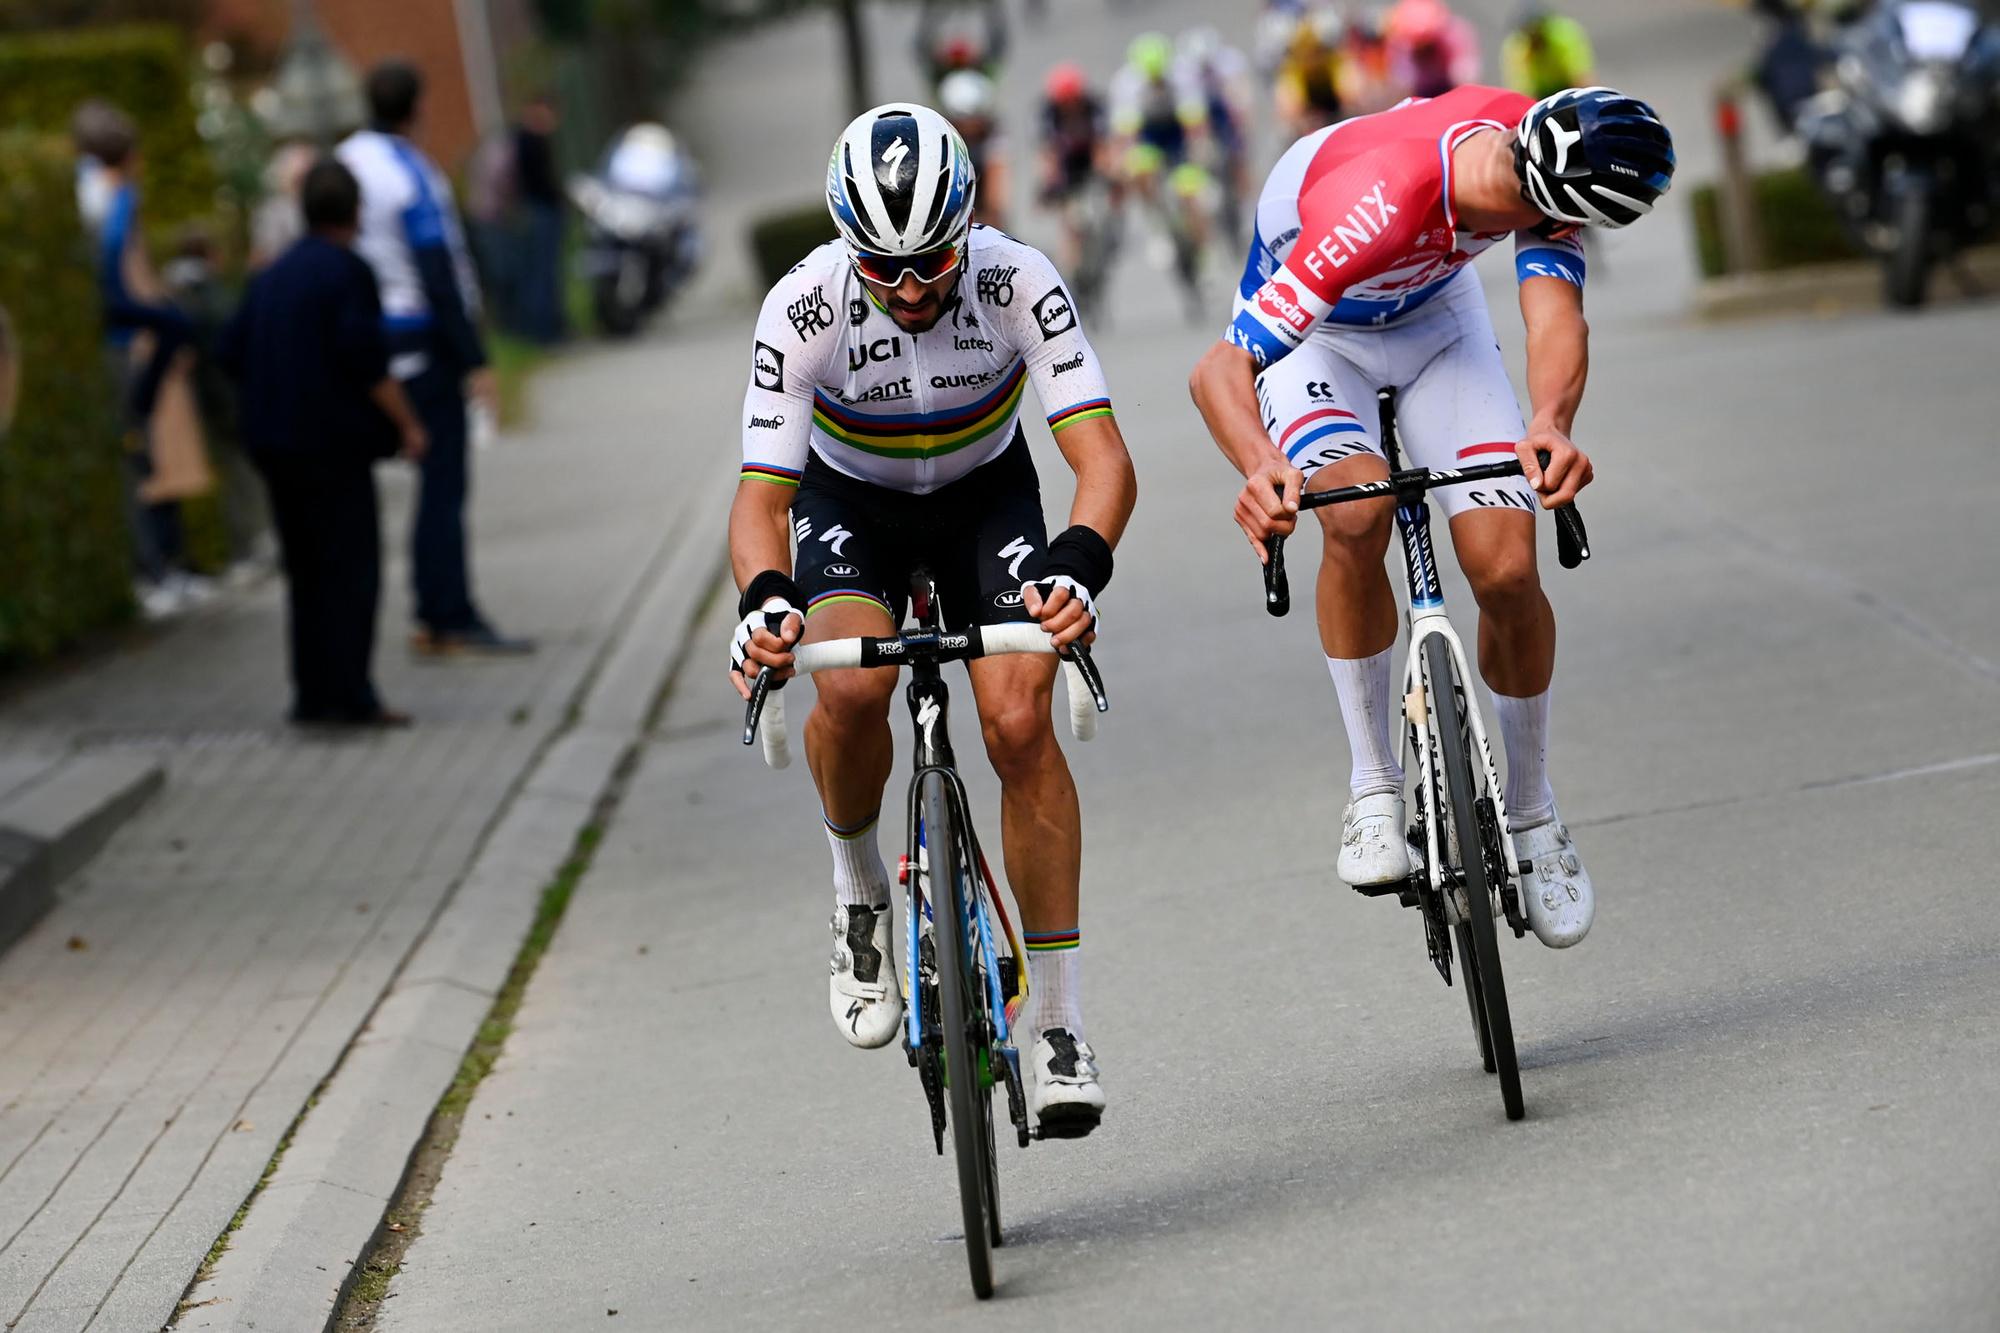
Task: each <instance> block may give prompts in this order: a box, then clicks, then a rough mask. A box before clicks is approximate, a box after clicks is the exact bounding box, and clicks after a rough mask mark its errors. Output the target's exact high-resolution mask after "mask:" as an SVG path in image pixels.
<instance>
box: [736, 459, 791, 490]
mask: <svg viewBox="0 0 2000 1333" xmlns="http://www.w3.org/2000/svg"><path fill="white" fill-rule="evenodd" d="M799 475H800V474H799V471H798V469H796V468H789V467H779V466H778V465H777V464H775V463H745V464H744V465H743V471H742V473H741V474H740V475H739V480H742V481H768V482H769V483H771V485H773V486H792V487H796V486H797V485H798V484H799Z"/></svg>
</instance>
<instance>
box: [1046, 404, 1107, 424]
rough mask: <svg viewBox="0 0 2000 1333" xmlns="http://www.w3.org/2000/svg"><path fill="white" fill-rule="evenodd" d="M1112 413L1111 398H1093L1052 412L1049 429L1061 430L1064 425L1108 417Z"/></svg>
mask: <svg viewBox="0 0 2000 1333" xmlns="http://www.w3.org/2000/svg"><path fill="white" fill-rule="evenodd" d="M1110 415H1111V400H1110V399H1109V398H1092V399H1090V400H1089V401H1088V402H1082V403H1078V404H1077V405H1076V406H1074V407H1065V408H1064V409H1063V410H1062V411H1060V412H1051V413H1050V414H1049V429H1050V430H1061V429H1062V428H1063V427H1064V426H1068V425H1073V424H1075V423H1076V422H1079V421H1088V420H1090V419H1091V418H1092V417H1108V416H1110Z"/></svg>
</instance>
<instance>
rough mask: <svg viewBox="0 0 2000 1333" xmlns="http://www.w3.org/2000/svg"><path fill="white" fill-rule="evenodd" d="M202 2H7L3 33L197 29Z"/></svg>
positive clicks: (1, 8) (0, 15)
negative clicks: (132, 26) (136, 26)
mask: <svg viewBox="0 0 2000 1333" xmlns="http://www.w3.org/2000/svg"><path fill="white" fill-rule="evenodd" d="M204 8H205V6H204V4H203V3H202V0H5V3H0V31H6V32H27V31H30V30H33V29H36V28H83V27H92V28H96V27H103V26H105V25H107V24H112V23H172V24H176V25H178V26H180V27H183V28H189V29H191V28H193V27H194V26H195V24H196V23H197V22H199V21H200V19H201V16H202V11H203V10H204Z"/></svg>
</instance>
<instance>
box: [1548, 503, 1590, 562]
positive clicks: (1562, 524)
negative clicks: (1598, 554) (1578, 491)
mask: <svg viewBox="0 0 2000 1333" xmlns="http://www.w3.org/2000/svg"><path fill="white" fill-rule="evenodd" d="M1556 559H1557V560H1559V561H1561V562H1562V567H1563V568H1564V569H1575V568H1576V567H1577V566H1578V565H1580V564H1582V563H1583V562H1584V561H1586V560H1588V559H1590V534H1589V533H1587V532H1585V531H1584V528H1583V515H1582V514H1579V513H1577V512H1576V506H1575V505H1573V504H1569V505H1564V506H1563V507H1562V508H1560V509H1558V510H1556Z"/></svg>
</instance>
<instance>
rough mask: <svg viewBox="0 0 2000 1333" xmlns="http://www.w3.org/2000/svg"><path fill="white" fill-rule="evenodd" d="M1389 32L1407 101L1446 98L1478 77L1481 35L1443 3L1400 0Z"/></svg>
mask: <svg viewBox="0 0 2000 1333" xmlns="http://www.w3.org/2000/svg"><path fill="white" fill-rule="evenodd" d="M1386 29H1387V36H1388V39H1389V53H1390V58H1391V60H1392V61H1393V62H1394V64H1395V67H1396V78H1397V80H1398V82H1400V83H1401V84H1402V85H1403V89H1404V92H1405V93H1406V94H1407V95H1408V96H1411V97H1441V96H1443V95H1444V94H1445V93H1448V92H1450V91H1451V90H1452V89H1453V88H1456V87H1458V86H1459V85H1460V84H1462V83H1471V82H1472V81H1473V80H1475V79H1477V78H1478V77H1479V34H1478V32H1476V31H1475V30H1474V29H1473V26H1472V25H1471V24H1470V23H1467V22H1466V21H1465V20H1464V19H1462V18H1460V17H1459V16H1458V15H1456V14H1454V13H1452V12H1451V8H1450V7H1449V6H1448V5H1446V4H1444V3H1443V0H1397V4H1396V5H1395V7H1394V8H1392V9H1391V10H1390V11H1389V17H1388V21H1387V24H1386Z"/></svg>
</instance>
